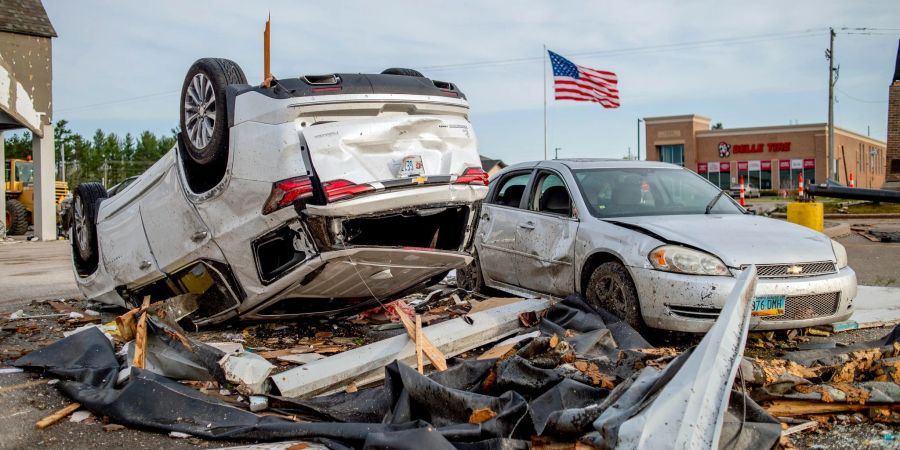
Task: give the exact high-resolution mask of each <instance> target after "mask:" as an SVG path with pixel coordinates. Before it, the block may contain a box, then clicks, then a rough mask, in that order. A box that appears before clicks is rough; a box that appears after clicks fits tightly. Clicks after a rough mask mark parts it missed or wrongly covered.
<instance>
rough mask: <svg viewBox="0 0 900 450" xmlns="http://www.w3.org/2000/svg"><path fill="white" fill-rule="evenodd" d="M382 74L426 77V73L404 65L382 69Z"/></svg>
mask: <svg viewBox="0 0 900 450" xmlns="http://www.w3.org/2000/svg"><path fill="white" fill-rule="evenodd" d="M381 74H382V75H404V76H407V77H419V78H425V75H422V72H419V71H418V70H413V69H404V68H402V67H391V68H390V69H384V70H382V71H381Z"/></svg>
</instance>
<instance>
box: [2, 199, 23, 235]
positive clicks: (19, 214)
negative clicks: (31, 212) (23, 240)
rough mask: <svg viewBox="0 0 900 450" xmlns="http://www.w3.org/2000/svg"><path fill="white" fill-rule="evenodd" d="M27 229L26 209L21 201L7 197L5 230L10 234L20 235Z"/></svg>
mask: <svg viewBox="0 0 900 450" xmlns="http://www.w3.org/2000/svg"><path fill="white" fill-rule="evenodd" d="M27 231H28V209H26V208H25V205H23V204H22V202H20V201H18V200H15V199H9V200H7V201H6V232H7V233H8V234H10V235H21V234H25V233H26V232H27Z"/></svg>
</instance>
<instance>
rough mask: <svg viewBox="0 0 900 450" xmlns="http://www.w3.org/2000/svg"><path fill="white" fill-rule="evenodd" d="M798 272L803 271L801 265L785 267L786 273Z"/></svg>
mask: <svg viewBox="0 0 900 450" xmlns="http://www.w3.org/2000/svg"><path fill="white" fill-rule="evenodd" d="M800 272H803V267H800V266H790V267H788V268H787V273H789V274H791V275H798V274H799V273H800Z"/></svg>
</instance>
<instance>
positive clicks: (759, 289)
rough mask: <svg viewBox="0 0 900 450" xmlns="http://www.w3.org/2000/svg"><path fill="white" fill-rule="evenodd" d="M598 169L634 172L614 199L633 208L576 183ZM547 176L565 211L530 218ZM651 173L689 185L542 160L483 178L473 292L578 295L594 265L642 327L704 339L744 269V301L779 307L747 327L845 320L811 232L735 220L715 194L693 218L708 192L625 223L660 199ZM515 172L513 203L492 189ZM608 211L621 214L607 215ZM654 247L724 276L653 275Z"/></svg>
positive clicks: (840, 264)
mask: <svg viewBox="0 0 900 450" xmlns="http://www.w3.org/2000/svg"><path fill="white" fill-rule="evenodd" d="M603 169H610V170H614V171H615V170H618V171H622V173H625V174H627V175H628V176H630V175H631V174H632V173H635V174H641V173H644V174H646V176H645V177H644V178H643V179H642V178H641V177H635V178H634V179H633V181H634V182H635V183H634V185H633V186H632V187H633V188H634V191H632V192H626V193H625V196H626V198H627V199H631V200H632V203H633V204H629V203H628V201H627V200H620V199H616V198H615V197H616V195H618V193H619V192H620V191H622V187H621V186H619V185H616V184H615V183H608V184H607V185H602V183H600V182H598V181H597V180H591V179H590V178H589V177H584V176H581V178H579V176H580V175H579V174H584V173H585V172H579V171H581V170H584V171H590V170H603ZM523 171H524V172H523ZM548 171H549V172H552V173H557V174H559V175H561V178H562V181H563V183H562V184H563V185H564V186H565V188H566V189H567V190H568V191H569V193H570V195H569V197H570V201H571V207H572V213H571V214H568V215H567V214H565V213H564V212H565V211H562V213H555V214H554V213H552V212H551V211H539V210H538V209H540V208H539V206H535V205H538V200H539V199H540V197H541V194H539V193H540V192H541V190H542V189H544V188H543V187H542V186H538V182H539V179H540V174H541V173H544V172H548ZM659 171H668V172H663V173H664V174H665V177H661V178H660V179H661V180H663V181H665V182H669V183H671V182H672V179H674V178H666V177H668V176H669V175H672V174H679V175H678V176H679V177H684V176H687V178H685V179H686V180H688V181H689V182H690V183H694V184H696V183H697V182H695V181H693V177H697V175H696V174H693V173H692V172H689V171H686V170H685V169H683V168H681V167H678V166H673V165H670V164H665V163H656V162H631V161H616V160H554V161H543V162H540V163H523V164H521V165H514V166H510V167H507V168H506V169H504V171H502V172H500V173H498V174H497V175H495V176H494V177H493V178H492V181H491V187H490V190H489V192H488V195H487V197H486V199H485V202H484V205H483V211H484V212H483V213H482V215H481V220H480V221H479V224H478V230H477V232H476V234H475V248H476V252H477V256H478V259H479V261H480V263H481V272H482V276H483V278H484V283H485V285H487V286H489V287H493V288H496V289H501V290H504V291H507V292H510V293H514V294H517V295H529V296H546V295H549V296H553V297H565V296H566V295H568V294H570V293H573V292H578V293H582V294H584V295H587V292H586V291H587V288H588V281H589V279H590V277H591V275H592V273H593V271H594V270H595V269H596V268H597V267H598V266H599V265H600V264H602V263H604V262H610V261H613V262H619V263H621V264H622V265H623V266H624V268H625V270H626V271H627V272H628V275H629V277H630V279H631V281H632V282H633V284H634V288H635V290H636V292H637V297H638V299H639V303H640V312H641V316H642V318H643V322H644V323H645V324H646V325H648V326H650V327H654V328H660V329H668V330H676V331H686V332H705V331H707V330H708V329H709V328H710V327H711V326H712V324H713V323H714V321H715V319H716V318H717V317H718V316H719V314H720V312H721V311H722V309H723V308H724V307H725V306H726V302H727V299H728V294H729V293H730V292H731V291H732V289H733V288H734V285H735V277H737V276H739V275H740V274H741V273H742V272H743V271H744V270H745V269H746V268H747V267H749V266H751V265H756V266H757V267H758V269H759V272H760V276H759V281H758V283H757V284H756V294H755V296H756V298H775V299H776V300H777V299H783V300H784V303H783V309H782V310H777V311H774V314H772V313H771V312H770V313H769V314H771V315H766V316H759V317H756V316H754V317H753V318H752V319H751V321H750V327H751V329H757V330H770V329H784V328H795V327H806V326H813V325H821V324H826V323H832V322H836V321H840V320H845V319H846V318H848V317H849V316H850V315H851V314H852V312H853V299H854V298H855V297H856V285H857V281H856V274H855V273H854V272H853V269H851V268H850V267H846V260H845V258H844V259H843V260H842V258H839V257H838V255H837V254H836V252H837V250H835V249H834V248H833V247H832V241H831V240H830V239H829V238H828V237H826V236H825V235H823V234H822V233H818V232H816V231H813V230H810V229H807V228H805V227H801V226H798V225H794V224H790V223H787V222H783V221H779V220H775V219H769V218H765V217H757V216H753V215H748V214H745V213H744V211H743V210H742V209H740V208H739V207H738V206H737V204H736V203H735V202H734V201H733V200H732V199H731V198H729V197H727V196H723V197H722V198H719V199H718V200H717V202H722V204H721V205H714V208H711V211H710V214H705V213H704V208H705V207H706V206H707V205H708V202H710V201H711V200H712V198H713V197H714V194H715V193H716V192H717V190H716V188H715V187H714V186H712V185H709V190H705V191H704V192H703V193H702V195H701V197H703V196H705V197H703V198H700V199H696V198H689V197H688V196H686V195H685V194H684V193H681V195H683V197H682V198H681V199H679V200H678V201H673V202H672V203H673V204H675V205H676V206H677V208H673V210H676V211H678V213H677V214H669V213H667V211H662V212H659V213H656V212H651V213H649V214H643V215H637V214H633V215H629V210H628V208H629V207H633V208H634V209H635V210H637V211H640V210H641V209H642V208H643V209H649V210H650V211H653V209H652V208H654V207H659V206H660V205H664V204H665V202H666V200H667V198H666V197H665V196H663V193H659V192H655V190H664V189H665V188H666V186H664V185H663V183H660V184H659V185H657V184H655V183H654V178H653V174H655V173H657V172H659ZM516 173H530V174H531V179H530V181H529V182H528V185H527V186H526V187H525V188H524V189H520V191H524V192H523V193H522V194H521V195H522V196H523V197H522V199H521V200H520V201H515V200H513V201H511V202H510V199H509V198H506V199H504V198H503V192H501V191H504V190H505V189H506V188H505V187H504V186H505V183H506V181H505V180H509V179H510V177H511V175H512V174H516ZM683 174H689V175H683ZM648 180H649V182H648ZM600 181H605V180H600ZM591 182H594V183H595V185H594V186H593V190H591V191H590V195H587V194H585V195H582V194H583V193H582V190H583V189H584V186H583V184H586V183H591ZM690 183H689V184H690ZM699 183H701V184H700V186H701V187H703V186H705V185H707V184H709V183H708V182H706V181H705V180H702V179H701V180H700V182H699ZM673 187H674V185H669V186H668V188H670V189H672V188H673ZM685 187H687V185H686V186H685ZM557 189H558V188H557ZM703 189H706V188H705V187H704V188H703ZM545 192H546V191H545ZM586 192H587V191H586ZM666 194H667V193H666ZM588 201H591V202H592V203H594V204H593V205H589V204H588ZM692 202H693V203H692ZM726 202H727V203H726ZM509 203H512V204H509ZM685 205H688V206H690V205H694V206H691V207H692V208H694V209H693V210H692V211H686V210H685V209H690V208H689V207H688V206H685ZM697 208H699V209H697ZM598 210H599V213H598ZM618 211H623V212H622V213H620V214H616V213H617V212H618ZM687 212H690V213H687ZM598 215H599V216H600V217H598ZM666 245H669V246H673V248H679V249H680V248H683V249H687V250H688V251H692V252H695V253H698V252H699V253H700V254H704V255H709V256H710V260H711V261H721V264H722V267H723V269H722V270H724V272H723V273H721V274H718V275H703V274H693V273H679V272H677V271H666V270H661V269H660V268H658V267H656V266H654V265H653V264H652V263H651V258H650V257H651V254H652V253H653V252H654V250H656V249H659V248H661V247H663V246H666ZM509 261H513V263H514V264H510V263H509Z"/></svg>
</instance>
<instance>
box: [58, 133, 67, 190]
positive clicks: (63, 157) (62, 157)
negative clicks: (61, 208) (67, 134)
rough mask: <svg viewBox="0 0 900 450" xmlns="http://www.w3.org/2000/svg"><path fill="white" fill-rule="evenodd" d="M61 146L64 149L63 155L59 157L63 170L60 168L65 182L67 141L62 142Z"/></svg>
mask: <svg viewBox="0 0 900 450" xmlns="http://www.w3.org/2000/svg"><path fill="white" fill-rule="evenodd" d="M60 148H61V149H62V155H60V158H59V159H60V162H62V170H60V172H61V173H62V181H63V183H65V182H66V143H65V142H63V143H61V144H60Z"/></svg>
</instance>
